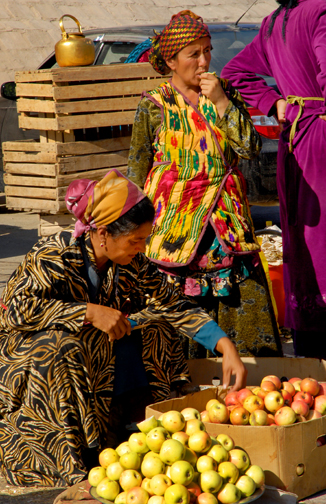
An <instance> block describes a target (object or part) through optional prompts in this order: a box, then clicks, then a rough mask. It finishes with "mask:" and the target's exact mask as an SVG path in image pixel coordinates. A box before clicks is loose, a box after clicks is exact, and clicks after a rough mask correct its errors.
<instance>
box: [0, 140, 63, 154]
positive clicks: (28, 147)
mask: <svg viewBox="0 0 326 504" xmlns="http://www.w3.org/2000/svg"><path fill="white" fill-rule="evenodd" d="M2 151H25V152H40V151H41V152H56V146H55V145H53V144H41V143H40V142H36V141H35V140H16V141H14V142H3V143H2Z"/></svg>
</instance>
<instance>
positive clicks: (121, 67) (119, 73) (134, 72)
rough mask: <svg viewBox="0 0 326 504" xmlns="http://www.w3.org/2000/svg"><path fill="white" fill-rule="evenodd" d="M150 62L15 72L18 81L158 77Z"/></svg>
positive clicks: (71, 80)
mask: <svg viewBox="0 0 326 504" xmlns="http://www.w3.org/2000/svg"><path fill="white" fill-rule="evenodd" d="M158 76H159V75H158V73H157V72H155V70H154V69H153V67H152V66H151V64H150V63H147V62H145V63H124V64H113V65H101V66H87V67H66V68H57V67H56V68H52V69H51V70H49V69H44V70H34V71H20V72H16V74H15V81H16V83H21V82H39V81H51V82H67V81H69V82H73V81H83V80H120V79H128V78H129V79H130V78H150V77H158Z"/></svg>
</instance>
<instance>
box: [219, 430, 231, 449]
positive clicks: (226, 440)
mask: <svg viewBox="0 0 326 504" xmlns="http://www.w3.org/2000/svg"><path fill="white" fill-rule="evenodd" d="M216 441H217V442H218V443H220V444H221V445H222V446H224V448H225V449H226V450H227V451H230V450H232V448H234V441H233V439H232V438H231V436H229V435H228V434H218V435H217V436H216Z"/></svg>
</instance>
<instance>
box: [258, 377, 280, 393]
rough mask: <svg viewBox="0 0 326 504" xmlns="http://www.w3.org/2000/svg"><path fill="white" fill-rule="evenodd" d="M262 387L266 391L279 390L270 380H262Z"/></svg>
mask: <svg viewBox="0 0 326 504" xmlns="http://www.w3.org/2000/svg"><path fill="white" fill-rule="evenodd" d="M260 388H261V389H262V390H264V391H265V392H273V391H274V390H277V387H276V385H275V383H273V382H271V381H268V380H265V381H263V382H261V384H260Z"/></svg>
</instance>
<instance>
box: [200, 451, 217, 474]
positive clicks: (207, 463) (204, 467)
mask: <svg viewBox="0 0 326 504" xmlns="http://www.w3.org/2000/svg"><path fill="white" fill-rule="evenodd" d="M196 469H197V471H198V472H200V473H202V472H204V471H216V470H217V462H216V460H214V459H213V458H212V457H209V456H208V455H201V457H199V458H198V460H197V464H196Z"/></svg>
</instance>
